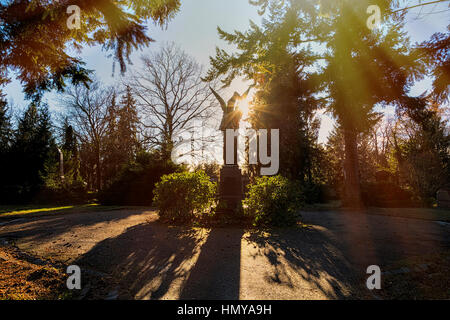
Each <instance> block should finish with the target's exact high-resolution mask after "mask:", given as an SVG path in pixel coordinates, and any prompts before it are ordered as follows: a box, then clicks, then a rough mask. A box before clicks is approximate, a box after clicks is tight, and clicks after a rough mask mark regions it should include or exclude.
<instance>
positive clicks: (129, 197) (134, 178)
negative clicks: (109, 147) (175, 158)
mask: <svg viewBox="0 0 450 320" xmlns="http://www.w3.org/2000/svg"><path fill="white" fill-rule="evenodd" d="M180 169H181V168H180V167H179V166H177V165H175V164H173V163H171V162H166V161H162V160H160V159H155V158H154V157H151V156H147V155H145V154H144V155H141V156H140V157H139V158H138V159H137V161H136V162H134V163H130V164H128V165H127V166H126V167H125V168H124V169H122V171H121V172H120V173H119V174H118V177H117V178H116V179H115V180H114V181H113V182H112V183H111V184H109V185H108V186H106V188H105V189H104V190H102V191H101V192H99V194H98V200H99V201H100V203H101V204H104V205H134V206H149V205H152V196H151V195H152V194H153V190H154V187H155V184H156V183H157V182H158V181H160V180H161V177H162V176H163V175H165V174H170V173H173V172H176V171H178V170H180Z"/></svg>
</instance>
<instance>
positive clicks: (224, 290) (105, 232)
mask: <svg viewBox="0 0 450 320" xmlns="http://www.w3.org/2000/svg"><path fill="white" fill-rule="evenodd" d="M303 215H304V220H305V222H307V223H309V224H310V226H309V227H307V228H302V229H298V228H294V229H283V230H272V231H271V232H270V234H269V233H267V232H254V231H246V230H242V229H238V228H217V229H202V228H194V229H191V228H182V227H168V226H166V225H162V224H160V223H159V222H157V215H156V213H155V212H153V211H139V210H136V211H109V212H91V213H84V214H81V213H80V214H69V215H62V216H58V217H41V218H33V219H29V220H28V219H27V220H20V221H15V222H11V223H9V224H6V225H2V226H0V245H1V242H2V241H3V242H5V241H12V242H13V243H14V244H15V245H16V246H17V247H18V248H19V249H21V250H23V251H26V252H28V253H30V254H33V255H35V256H37V257H42V258H45V259H53V260H54V261H58V262H62V263H64V264H67V265H70V264H78V265H79V266H80V267H81V269H82V270H83V268H85V269H89V270H96V271H99V272H103V273H106V274H108V275H110V276H111V279H114V280H112V281H111V290H112V291H114V290H117V292H118V293H119V295H118V297H119V298H136V299H179V298H182V299H335V298H352V297H358V298H366V297H370V295H371V293H369V292H368V290H366V289H364V283H365V277H364V276H365V270H366V268H367V267H368V266H369V265H372V264H377V265H379V266H380V267H381V268H382V270H383V269H384V268H386V267H387V266H388V265H390V264H391V263H393V262H395V261H398V260H401V259H405V258H410V257H413V256H420V255H423V254H430V253H433V252H440V251H442V250H448V249H449V248H450V236H449V234H450V228H449V227H448V226H447V225H442V224H438V223H435V222H432V221H421V220H413V219H403V218H394V217H386V216H374V215H373V216H371V215H361V214H357V213H338V212H317V213H314V212H308V213H304V214H303ZM86 285H88V284H86ZM92 290H95V288H92Z"/></svg>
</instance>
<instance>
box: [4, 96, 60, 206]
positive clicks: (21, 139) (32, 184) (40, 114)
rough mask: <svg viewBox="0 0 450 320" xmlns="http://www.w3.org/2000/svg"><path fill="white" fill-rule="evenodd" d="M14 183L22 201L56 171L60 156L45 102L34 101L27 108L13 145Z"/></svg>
mask: <svg viewBox="0 0 450 320" xmlns="http://www.w3.org/2000/svg"><path fill="white" fill-rule="evenodd" d="M12 155H13V158H14V162H12V163H11V167H12V168H10V170H11V172H12V180H11V183H13V184H15V185H17V186H19V195H20V197H22V199H20V200H22V201H23V200H26V197H29V196H32V195H33V194H34V193H35V192H37V191H38V190H39V188H40V187H42V186H43V185H44V183H45V179H46V177H47V176H48V175H49V174H50V173H51V172H52V171H54V170H57V165H58V161H57V160H58V157H57V150H56V144H55V141H54V137H53V133H52V130H51V120H50V114H49V112H48V107H47V106H46V105H43V106H39V107H38V106H37V105H36V104H35V103H31V104H30V106H29V107H28V108H27V109H26V111H25V112H24V114H23V116H22V118H21V119H19V124H18V128H17V132H16V134H15V139H14V143H13V146H12Z"/></svg>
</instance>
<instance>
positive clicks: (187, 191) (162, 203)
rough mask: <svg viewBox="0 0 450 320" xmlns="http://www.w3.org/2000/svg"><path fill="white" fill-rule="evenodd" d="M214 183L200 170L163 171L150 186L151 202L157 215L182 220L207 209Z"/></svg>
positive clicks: (211, 198) (210, 202) (213, 196)
mask: <svg viewBox="0 0 450 320" xmlns="http://www.w3.org/2000/svg"><path fill="white" fill-rule="evenodd" d="M216 191H217V184H216V183H214V182H211V181H210V180H209V177H208V176H207V175H206V173H205V172H204V171H197V172H181V173H172V174H169V175H165V176H163V177H162V178H161V181H160V182H158V183H157V184H156V186H155V190H154V195H155V197H154V199H153V201H154V203H155V205H157V206H158V208H159V215H160V217H161V218H167V219H169V220H172V221H179V222H185V221H189V220H191V219H193V218H195V217H196V216H199V215H203V214H206V213H208V212H210V210H211V208H212V206H213V205H214V203H215V195H216Z"/></svg>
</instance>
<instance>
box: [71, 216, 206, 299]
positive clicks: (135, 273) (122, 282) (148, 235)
mask: <svg viewBox="0 0 450 320" xmlns="http://www.w3.org/2000/svg"><path fill="white" fill-rule="evenodd" d="M208 233H209V231H208V230H205V229H192V228H183V227H168V226H166V225H163V224H160V223H158V222H152V223H147V224H141V225H137V226H134V227H131V228H128V229H127V230H126V231H125V232H124V233H122V234H121V235H119V236H117V237H114V238H109V239H105V240H103V241H101V242H99V243H98V244H97V245H96V246H95V247H93V248H92V249H91V250H90V251H89V252H87V253H86V254H84V255H83V256H82V257H80V258H79V259H78V260H77V261H75V264H78V265H80V266H81V268H83V266H86V267H88V268H92V269H95V270H97V271H101V272H104V273H107V274H109V275H111V276H112V279H113V283H112V284H111V285H110V286H111V287H113V286H117V287H118V288H120V292H121V295H120V298H122V299H135V298H136V299H167V298H172V299H173V298H176V297H177V296H178V295H179V292H180V291H181V288H182V286H183V284H184V282H185V280H186V278H187V277H188V275H189V272H190V269H191V268H192V266H193V264H194V263H195V257H196V255H198V253H199V252H200V248H201V246H202V244H203V242H204V240H205V238H207V236H208Z"/></svg>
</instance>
